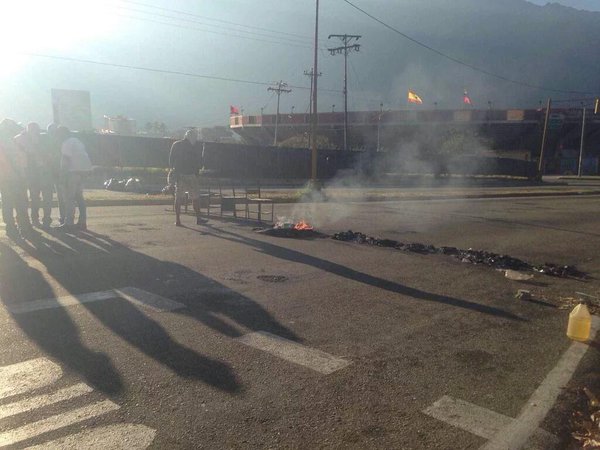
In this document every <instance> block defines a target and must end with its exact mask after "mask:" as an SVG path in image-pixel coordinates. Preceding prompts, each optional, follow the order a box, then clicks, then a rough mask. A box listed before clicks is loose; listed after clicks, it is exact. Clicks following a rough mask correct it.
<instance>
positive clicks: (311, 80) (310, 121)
mask: <svg viewBox="0 0 600 450" xmlns="http://www.w3.org/2000/svg"><path fill="white" fill-rule="evenodd" d="M314 72H315V71H314V69H310V70H305V71H304V75H306V76H307V77H310V99H309V101H308V111H309V114H308V118H309V121H308V123H309V124H312V113H313V111H312V102H313V89H314V81H315V76H314V75H315V73H314ZM321 75H323V74H322V73H321V72H319V73H318V74H317V77H320V76H321ZM310 142H311V133H309V134H308V146H309V147H310Z"/></svg>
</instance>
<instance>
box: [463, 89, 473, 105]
mask: <svg viewBox="0 0 600 450" xmlns="http://www.w3.org/2000/svg"><path fill="white" fill-rule="evenodd" d="M463 103H464V104H465V105H473V103H472V102H471V98H470V97H469V94H467V90H466V89H465V95H464V97H463Z"/></svg>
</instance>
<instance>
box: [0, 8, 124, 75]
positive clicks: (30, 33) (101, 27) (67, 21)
mask: <svg viewBox="0 0 600 450" xmlns="http://www.w3.org/2000/svg"><path fill="white" fill-rule="evenodd" d="M103 3H104V2H100V1H95V0H91V1H90V0H53V1H48V0H4V1H3V2H2V14H1V15H0V55H1V57H2V63H1V64H0V77H2V76H6V75H8V74H11V73H14V72H15V71H16V70H18V68H19V67H20V66H21V65H22V64H23V63H24V62H25V61H27V59H28V57H27V56H26V55H24V53H36V52H44V51H49V50H52V51H61V50H62V51H64V50H68V49H71V48H73V47H75V46H77V45H78V44H80V43H81V42H83V41H86V40H90V39H94V38H98V37H101V36H102V35H106V34H108V33H110V32H111V30H112V29H113V28H114V26H115V25H116V19H115V16H114V14H111V11H110V10H109V9H108V8H105V7H104V8H103Z"/></svg>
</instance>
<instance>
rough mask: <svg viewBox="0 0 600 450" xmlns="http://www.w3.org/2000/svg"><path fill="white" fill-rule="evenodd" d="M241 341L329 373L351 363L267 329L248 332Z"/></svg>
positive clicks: (326, 373)
mask: <svg viewBox="0 0 600 450" xmlns="http://www.w3.org/2000/svg"><path fill="white" fill-rule="evenodd" d="M237 340H238V341H240V342H241V343H243V344H245V345H248V346H250V347H254V348H257V349H259V350H262V351H265V352H267V353H271V354H272V355H275V356H278V357H279V358H282V359H285V360H286V361H290V362H292V363H295V364H299V365H301V366H305V367H308V368H310V369H312V370H315V371H317V372H320V373H322V374H325V375H328V374H330V373H333V372H335V371H336V370H340V369H343V368H344V367H346V366H348V365H350V364H351V362H350V361H347V360H345V359H342V358H338V357H336V356H333V355H330V354H329V353H325V352H322V351H320V350H316V349H313V348H309V347H305V346H304V345H301V344H298V343H296V342H293V341H290V340H288V339H284V338H282V337H280V336H276V335H274V334H271V333H267V332H266V331H257V332H254V333H250V334H246V335H244V336H242V337H240V338H238V339H237Z"/></svg>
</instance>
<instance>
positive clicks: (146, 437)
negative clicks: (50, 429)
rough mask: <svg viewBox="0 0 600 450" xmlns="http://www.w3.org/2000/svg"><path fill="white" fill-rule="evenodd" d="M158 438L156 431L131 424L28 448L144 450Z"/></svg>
mask: <svg viewBox="0 0 600 450" xmlns="http://www.w3.org/2000/svg"><path fill="white" fill-rule="evenodd" d="M154 436H156V430H154V429H152V428H148V427H146V426H144V425H134V424H131V423H127V424H119V425H108V426H105V427H98V428H93V429H91V430H85V431H82V432H81V433H77V434H73V435H71V436H67V437H64V438H61V439H56V440H55V441H51V442H46V443H44V444H40V445H35V446H33V447H27V449H28V450H42V449H43V450H70V449H72V450H78V449H81V448H85V449H86V450H113V449H114V450H117V449H123V448H126V449H127V450H143V449H145V448H147V447H148V446H149V445H150V444H151V443H152V441H153V440H154Z"/></svg>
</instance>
